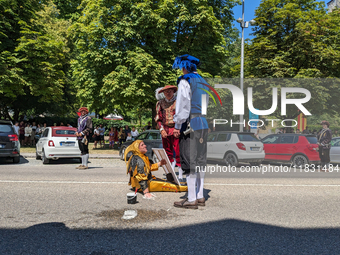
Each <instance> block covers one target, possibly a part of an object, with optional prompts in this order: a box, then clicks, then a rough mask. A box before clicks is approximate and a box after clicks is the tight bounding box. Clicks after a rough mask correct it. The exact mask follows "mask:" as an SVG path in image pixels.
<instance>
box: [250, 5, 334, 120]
mask: <svg viewBox="0 0 340 255" xmlns="http://www.w3.org/2000/svg"><path fill="white" fill-rule="evenodd" d="M255 20H256V23H257V24H256V25H257V26H256V28H255V29H254V36H255V38H254V39H253V40H252V43H251V44H249V45H247V47H246V53H245V56H246V64H245V66H246V76H247V77H256V78H269V77H271V78H332V77H339V76H340V62H339V57H340V48H339V46H340V33H339V25H340V19H339V10H337V11H335V12H333V13H326V10H325V8H324V3H323V2H317V1H314V0H285V1H280V0H263V1H262V2H261V4H260V6H259V7H258V9H257V10H256V19H255ZM282 85H284V87H303V88H306V89H308V90H309V91H310V92H311V93H312V100H311V102H310V103H309V104H308V109H309V110H310V111H311V113H312V114H321V113H323V112H324V111H326V110H328V111H330V112H333V111H334V112H333V113H334V114H335V112H336V111H338V109H339V104H338V100H337V98H339V89H338V82H336V81H335V82H321V81H320V80H318V81H312V80H309V81H302V82H301V84H297V83H296V82H292V83H291V82H289V81H287V82H285V83H284V84H282ZM273 86H275V87H277V84H272V85H271V84H268V83H265V82H262V83H258V84H257V85H256V87H254V91H256V92H255V93H254V102H257V104H258V105H257V106H258V107H261V108H260V109H269V108H270V106H271V102H272V100H271V91H272V87H273ZM279 87H280V86H279ZM291 98H292V97H291ZM298 114H299V113H298V111H297V109H296V107H295V108H293V107H292V108H289V111H288V112H287V116H280V114H279V112H277V114H276V116H277V117H279V118H292V119H294V118H295V117H296V116H297V115H298Z"/></svg>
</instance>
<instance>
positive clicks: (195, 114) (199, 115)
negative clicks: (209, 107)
mask: <svg viewBox="0 0 340 255" xmlns="http://www.w3.org/2000/svg"><path fill="white" fill-rule="evenodd" d="M196 117H205V116H203V115H202V114H200V113H192V114H190V119H193V118H196Z"/></svg>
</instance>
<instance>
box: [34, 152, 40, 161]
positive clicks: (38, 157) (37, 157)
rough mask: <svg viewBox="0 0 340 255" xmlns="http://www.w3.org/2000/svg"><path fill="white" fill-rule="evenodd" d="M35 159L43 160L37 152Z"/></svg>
mask: <svg viewBox="0 0 340 255" xmlns="http://www.w3.org/2000/svg"><path fill="white" fill-rule="evenodd" d="M35 159H37V160H38V159H41V156H39V155H38V152H37V151H35Z"/></svg>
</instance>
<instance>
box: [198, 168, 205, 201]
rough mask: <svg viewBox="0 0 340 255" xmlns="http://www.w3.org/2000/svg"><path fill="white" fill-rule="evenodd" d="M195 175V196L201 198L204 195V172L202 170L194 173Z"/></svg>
mask: <svg viewBox="0 0 340 255" xmlns="http://www.w3.org/2000/svg"><path fill="white" fill-rule="evenodd" d="M196 175H197V179H196V181H197V188H196V194H197V195H196V196H197V199H200V198H203V197H204V195H203V186H204V175H205V173H204V172H198V173H196Z"/></svg>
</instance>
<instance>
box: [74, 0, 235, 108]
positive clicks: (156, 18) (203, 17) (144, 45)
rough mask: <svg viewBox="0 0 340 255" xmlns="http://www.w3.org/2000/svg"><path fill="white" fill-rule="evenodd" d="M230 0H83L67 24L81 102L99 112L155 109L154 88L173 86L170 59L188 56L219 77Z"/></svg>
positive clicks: (230, 13) (227, 26)
mask: <svg viewBox="0 0 340 255" xmlns="http://www.w3.org/2000/svg"><path fill="white" fill-rule="evenodd" d="M235 4H236V3H235V1H233V0H230V1H207V0H205V1H194V0H189V1H184V2H183V1H169V0H164V1H151V0H146V1H142V2H141V1H127V0H100V1H97V0H87V1H83V2H82V5H81V8H82V10H83V13H82V15H81V16H80V18H79V19H78V22H76V23H75V24H74V25H73V26H72V30H73V34H74V38H75V43H76V46H77V53H78V54H77V58H76V59H75V60H74V61H73V78H74V80H75V82H76V86H77V91H78V97H79V99H80V100H81V102H82V103H84V104H87V105H88V106H90V108H92V109H97V110H98V111H99V112H100V111H101V112H107V111H113V110H114V109H117V110H120V111H124V110H131V109H134V108H136V107H147V108H152V109H153V108H154V104H155V101H156V100H155V96H154V91H155V89H156V88H157V87H161V86H164V85H166V84H174V83H175V82H176V78H177V76H178V74H179V73H176V72H175V71H173V70H172V68H171V67H172V63H173V61H174V58H175V57H176V56H178V55H182V54H186V53H188V54H191V55H194V56H196V57H198V58H200V59H201V61H202V62H203V66H202V70H203V71H204V72H208V73H210V74H211V75H218V74H219V72H220V70H221V66H222V63H224V62H225V61H226V59H227V49H226V41H225V37H226V36H227V35H228V31H231V21H232V12H231V8H232V7H233V6H234V5H235Z"/></svg>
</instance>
